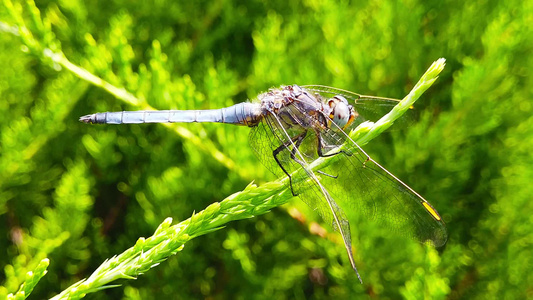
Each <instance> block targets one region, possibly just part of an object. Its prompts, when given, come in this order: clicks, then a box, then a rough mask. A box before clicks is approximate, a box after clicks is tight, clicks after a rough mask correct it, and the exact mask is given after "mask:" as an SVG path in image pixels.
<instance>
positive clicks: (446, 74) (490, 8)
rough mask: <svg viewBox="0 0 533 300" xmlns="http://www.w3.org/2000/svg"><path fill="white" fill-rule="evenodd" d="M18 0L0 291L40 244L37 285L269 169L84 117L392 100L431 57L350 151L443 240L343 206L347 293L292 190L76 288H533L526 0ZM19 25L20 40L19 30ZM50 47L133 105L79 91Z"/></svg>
mask: <svg viewBox="0 0 533 300" xmlns="http://www.w3.org/2000/svg"><path fill="white" fill-rule="evenodd" d="M13 5H14V8H13V9H12V10H11V12H12V13H9V10H8V9H7V8H8V7H10V3H9V2H7V1H4V2H3V4H2V5H0V21H1V22H2V23H0V31H1V33H0V34H1V35H0V37H1V38H0V66H1V68H0V221H1V224H2V225H1V227H0V231H1V239H0V251H1V252H0V266H1V267H2V270H3V272H1V273H0V282H1V283H2V285H3V287H0V298H1V297H5V295H6V294H7V293H10V292H15V291H16V290H17V289H18V286H19V285H20V283H21V282H22V281H23V280H24V277H25V274H26V272H28V271H31V270H33V269H34V268H35V266H36V264H37V263H38V262H39V261H40V260H41V259H43V258H45V257H48V258H49V259H50V266H49V268H48V274H47V275H46V276H45V277H44V278H43V279H42V280H41V281H40V282H39V283H38V285H37V286H36V288H35V290H34V292H33V294H32V295H31V296H30V298H33V299H42V298H47V297H51V296H53V295H55V294H57V293H59V292H61V291H62V290H63V289H65V288H67V287H68V286H70V285H71V284H73V283H75V282H76V281H78V280H80V279H83V278H85V277H87V276H89V275H90V274H91V273H92V272H93V271H94V270H95V269H96V268H97V267H98V266H99V265H100V264H101V263H102V262H103V261H104V260H105V259H106V258H109V257H111V256H113V255H115V254H119V253H121V252H123V251H124V250H126V249H127V248H129V247H131V246H132V245H134V243H135V241H136V240H137V239H138V238H139V237H141V236H150V235H151V234H152V233H153V232H154V230H155V229H156V228H157V226H158V225H159V224H160V223H161V222H162V221H163V220H164V219H165V218H166V217H173V218H174V220H175V222H178V221H180V220H184V219H187V218H188V217H190V216H191V215H192V214H193V212H195V211H196V212H198V211H200V210H202V209H204V208H205V207H207V206H208V205H209V204H211V203H213V202H216V201H221V200H223V199H224V198H226V197H227V196H229V195H230V194H232V193H235V192H238V191H241V190H242V189H244V187H245V186H246V185H248V184H249V183H250V182H251V181H255V183H257V184H259V185H261V184H262V183H265V182H268V181H271V180H274V179H275V178H274V177H273V176H272V175H271V174H269V173H268V171H267V170H266V169H265V168H264V167H263V166H262V165H261V164H260V163H259V162H258V160H257V159H256V158H255V157H254V154H253V153H252V150H251V149H250V147H249V146H248V132H249V129H248V128H244V127H236V126H229V125H220V124H186V125H175V126H171V127H165V126H162V125H129V126H88V125H85V124H81V123H79V122H78V118H79V116H81V115H85V114H88V113H93V112H99V111H115V110H136V109H142V108H143V107H145V106H146V105H150V106H152V107H154V108H156V109H194V108H195V109H207V108H219V107H224V106H227V105H231V104H233V103H237V102H242V101H245V100H247V99H253V98H254V97H255V96H256V95H257V94H258V93H260V92H262V91H265V90H266V89H268V88H270V87H276V86H280V85H283V84H293V83H296V84H301V85H304V84H325V85H330V86H334V87H338V88H343V89H348V90H352V91H355V92H359V93H363V94H369V95H377V96H384V97H394V98H402V97H403V96H405V94H406V93H407V92H408V91H409V90H410V89H411V88H412V87H413V85H414V84H415V83H416V81H417V80H418V79H419V77H420V76H421V75H422V74H423V73H424V71H425V70H426V69H427V68H428V67H429V65H430V64H431V63H432V62H433V61H435V60H436V59H438V58H439V57H445V58H446V59H447V66H446V68H445V69H444V71H443V72H442V74H441V76H440V78H439V79H438V80H437V82H436V83H435V84H434V85H433V86H432V87H431V88H430V89H429V90H428V91H427V92H426V93H425V94H424V95H423V96H422V98H421V99H420V100H419V101H418V102H417V103H416V112H417V115H418V117H417V119H416V121H415V122H413V124H412V125H411V126H409V127H407V128H404V129H403V130H397V131H393V132H391V133H385V134H382V135H381V136H380V137H378V138H377V139H375V140H373V141H372V142H371V143H370V144H369V145H367V146H366V147H365V149H367V150H368V151H369V152H370V154H371V155H372V156H373V157H374V159H376V160H377V161H378V162H380V163H382V164H383V165H384V166H385V167H386V168H388V169H389V170H390V171H391V172H393V173H394V174H396V175H397V176H398V177H399V178H402V179H403V180H404V181H405V182H407V183H408V184H409V185H410V186H411V187H412V188H414V189H415V190H416V191H418V192H419V193H420V194H422V195H424V196H425V197H426V198H427V199H428V200H429V201H430V202H431V203H432V204H433V206H435V208H437V209H438V210H439V212H440V213H441V215H442V216H443V218H444V220H445V222H446V223H447V227H448V232H449V240H448V244H447V245H446V246H445V247H444V248H441V249H437V250H435V249H432V248H429V247H425V246H423V245H421V244H419V243H417V242H416V241H412V240H410V239H408V238H406V237H402V236H396V235H391V234H390V233H389V232H388V230H386V229H383V228H379V227H378V226H375V225H373V224H372V223H368V222H365V221H364V218H360V217H359V215H358V214H357V212H349V214H350V216H351V219H352V235H353V247H354V253H355V259H356V264H357V266H358V268H359V271H360V273H361V275H362V277H363V280H364V282H365V283H364V285H361V284H360V283H359V282H358V281H357V279H356V277H355V276H354V274H353V271H352V270H351V269H350V267H349V263H348V259H347V257H346V254H345V250H344V247H343V245H342V242H341V239H340V238H339V236H338V235H336V234H335V233H334V232H333V231H332V229H331V228H330V227H327V226H326V225H323V226H324V228H325V229H326V230H327V231H328V232H329V234H328V235H327V238H323V237H321V236H320V235H317V234H316V233H315V232H316V226H315V223H314V222H319V223H320V222H321V221H320V219H319V217H318V216H317V215H316V214H314V213H313V212H312V211H311V210H310V209H309V208H307V207H306V206H305V204H303V203H302V202H301V201H300V200H299V199H298V198H294V199H293V200H292V201H291V202H290V203H289V204H287V205H286V206H284V207H282V208H277V209H274V210H272V212H270V213H268V214H265V215H262V216H260V217H257V218H252V219H248V220H243V221H236V222H231V223H229V224H227V226H226V227H225V228H224V229H222V230H219V231H215V232H213V233H210V234H207V235H204V236H201V237H198V238H196V239H194V240H192V241H191V242H189V243H187V244H186V245H185V248H184V249H183V251H181V252H179V253H178V254H177V255H176V256H173V257H171V258H169V259H168V260H167V261H165V262H163V263H162V264H161V265H160V266H158V267H156V268H154V269H152V270H150V271H149V272H147V273H146V274H144V275H142V276H140V277H139V278H138V279H137V280H129V281H121V282H119V283H121V284H122V286H121V287H118V288H113V289H110V290H106V291H102V292H98V293H95V294H90V295H88V296H87V298H89V299H117V298H123V299H150V298H158V299H164V298H182V299H198V298H209V299H225V298H241V299H243V298H257V299H261V298H276V299H284V298H290V299H293V298H295V299H305V298H311V299H322V298H337V299H343V298H347V299H348V298H352V299H363V298H378V299H398V298H407V299H422V298H425V299H443V298H446V299H462V298H464V299H525V298H531V297H533V251H532V249H533V218H532V214H531V211H532V210H533V205H532V201H531V200H532V198H533V189H532V182H533V168H532V166H533V155H532V154H531V153H532V152H531V149H532V148H533V116H532V111H533V108H532V96H533V88H532V86H533V82H532V77H531V76H530V74H531V69H532V68H533V56H532V55H531V53H532V50H533V28H532V27H533V1H523V0H510V1H491V0H487V1H409V0H407V1H400V2H397V1H354V2H349V1H312V0H309V1H302V2H300V1H292V0H284V1H255V0H252V1H165V0H161V1H142V2H141V1H139V2H131V1H99V0H96V1H89V2H86V1H73V0H68V1H66V0H65V1H39V2H38V3H36V7H37V8H38V9H39V10H40V15H39V14H38V11H36V10H35V9H34V8H32V6H31V5H27V4H26V3H25V2H18V1H17V2H14V3H13ZM39 18H43V19H45V20H46V22H45V25H39V24H41V23H39V22H37V23H32V22H33V21H32V20H38V19H39ZM21 20H24V22H26V26H27V28H26V29H27V30H28V32H30V33H31V34H32V35H33V38H34V40H33V42H32V41H30V42H28V40H27V39H26V35H24V34H17V30H16V28H15V27H13V26H15V25H17V24H21V23H20V22H21ZM36 24H37V25H36ZM46 24H50V25H51V26H46ZM25 41H26V42H25ZM46 48H50V49H51V50H53V51H54V52H56V53H60V52H62V53H64V55H65V57H66V58H68V59H69V60H70V61H71V62H72V63H74V64H75V65H79V66H81V67H83V68H85V69H86V70H88V71H89V72H91V73H92V74H94V75H96V76H98V77H100V78H102V79H104V80H106V81H108V82H109V83H111V84H112V85H114V86H116V87H119V88H124V89H125V90H126V91H128V92H130V93H131V94H133V95H135V96H136V97H137V98H139V99H141V102H140V103H136V104H133V103H128V102H126V101H121V100H120V99H117V98H116V97H114V96H113V95H111V94H110V93H109V92H108V91H106V90H105V89H102V88H101V87H97V86H94V85H91V84H89V83H88V82H87V80H84V79H82V78H80V77H78V76H76V74H74V73H73V72H72V71H70V70H67V69H65V68H63V67H61V66H60V65H59V64H57V63H54V61H53V60H52V59H51V58H50V56H49V54H50V51H48V50H45V49H46ZM198 141H200V142H198ZM220 154H224V156H221V155H220ZM298 214H301V215H299V216H298V217H294V216H296V215H298ZM320 224H322V223H320Z"/></svg>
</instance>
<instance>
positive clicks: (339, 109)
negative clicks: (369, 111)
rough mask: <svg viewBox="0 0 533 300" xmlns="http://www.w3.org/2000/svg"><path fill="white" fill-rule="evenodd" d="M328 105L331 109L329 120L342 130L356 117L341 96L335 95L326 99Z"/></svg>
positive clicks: (352, 109)
mask: <svg viewBox="0 0 533 300" xmlns="http://www.w3.org/2000/svg"><path fill="white" fill-rule="evenodd" d="M327 103H328V105H329V107H330V108H331V112H330V114H329V118H330V119H331V120H332V121H333V122H334V123H335V124H337V126H339V127H340V128H342V129H345V128H346V127H348V125H350V124H351V123H352V122H353V120H354V119H355V117H356V115H357V114H356V112H355V110H354V108H353V106H352V105H350V104H348V100H346V98H344V97H343V96H340V95H336V96H334V97H333V98H330V99H328V102H327Z"/></svg>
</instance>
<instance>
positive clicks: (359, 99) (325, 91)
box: [302, 85, 416, 129]
mask: <svg viewBox="0 0 533 300" xmlns="http://www.w3.org/2000/svg"><path fill="white" fill-rule="evenodd" d="M302 87H303V88H305V89H306V90H308V91H309V92H311V93H318V94H320V95H321V96H322V97H324V98H325V99H328V98H331V97H333V96H335V95H341V96H343V97H344V98H346V99H347V100H348V102H350V104H352V105H354V107H355V110H356V111H357V113H358V114H359V117H358V118H357V119H356V120H355V123H354V126H357V125H359V124H361V123H362V122H364V121H372V122H375V121H377V120H379V119H380V118H381V117H383V116H384V115H385V114H387V113H388V112H390V110H391V109H392V108H393V107H394V106H395V105H397V104H398V102H400V100H398V99H393V98H384V97H375V96H365V95H360V94H357V93H354V92H350V91H346V90H342V89H338V88H334V87H329V86H324V85H304V86H302ZM415 119H416V116H415V111H414V109H411V110H409V111H408V112H406V114H404V115H403V116H402V118H400V119H399V120H397V121H396V122H395V125H394V128H395V129H401V128H406V127H408V126H409V125H410V124H412V123H413V121H414V120H415Z"/></svg>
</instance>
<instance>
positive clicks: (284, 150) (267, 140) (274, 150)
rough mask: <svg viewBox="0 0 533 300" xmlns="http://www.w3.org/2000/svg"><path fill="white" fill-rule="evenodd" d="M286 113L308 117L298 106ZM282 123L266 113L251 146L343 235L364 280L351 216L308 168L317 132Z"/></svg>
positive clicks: (314, 157) (261, 158) (262, 160)
mask: <svg viewBox="0 0 533 300" xmlns="http://www.w3.org/2000/svg"><path fill="white" fill-rule="evenodd" d="M287 112H288V114H289V115H291V116H292V117H293V118H295V119H301V120H303V119H305V118H307V117H306V116H305V115H303V114H302V113H301V112H299V111H298V110H297V109H296V108H295V107H288V108H287ZM281 124H282V123H281V121H280V118H278V117H277V116H275V115H273V114H270V115H268V116H266V117H265V118H264V119H263V121H262V122H261V123H260V124H259V125H258V126H256V127H254V128H253V129H252V131H251V133H250V145H251V146H252V148H253V149H254V151H255V152H256V154H257V156H258V157H259V159H260V160H261V162H262V163H263V164H264V165H265V166H266V167H267V168H268V169H269V170H270V171H272V172H273V173H274V174H276V175H278V176H280V177H282V176H289V177H290V186H289V188H291V189H292V191H293V193H294V194H296V195H298V196H299V197H300V199H302V201H303V202H305V203H306V204H307V205H309V206H310V207H311V208H313V209H314V210H315V211H317V212H318V213H319V214H320V216H321V217H322V218H323V219H324V221H325V222H326V223H328V224H330V225H331V226H332V227H333V228H334V230H336V231H338V232H339V233H340V234H341V235H342V237H343V241H344V244H345V248H346V250H347V252H348V257H349V259H350V263H351V265H352V268H353V269H354V270H355V272H356V274H357V277H358V278H359V280H360V281H361V277H360V276H359V273H358V272H357V268H356V267H355V262H354V259H353V254H352V252H351V232H350V224H349V222H348V218H347V217H346V214H345V213H344V212H343V210H342V209H341V208H340V207H339V205H337V203H336V202H335V198H334V197H331V195H330V193H329V192H328V189H327V188H326V187H325V186H324V185H322V184H321V182H320V181H319V180H318V177H317V176H316V174H315V173H314V172H313V171H312V170H311V169H310V168H309V162H312V161H314V160H315V159H316V158H317V154H316V142H317V137H316V135H315V134H314V131H313V130H308V129H305V128H304V127H300V126H293V127H289V126H286V127H282V125H281ZM361 282H362V281H361Z"/></svg>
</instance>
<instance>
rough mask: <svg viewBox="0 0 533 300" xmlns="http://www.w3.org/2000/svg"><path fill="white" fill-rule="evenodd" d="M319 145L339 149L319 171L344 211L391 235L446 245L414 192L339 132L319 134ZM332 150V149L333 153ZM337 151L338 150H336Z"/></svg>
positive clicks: (433, 215)
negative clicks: (390, 232)
mask: <svg viewBox="0 0 533 300" xmlns="http://www.w3.org/2000/svg"><path fill="white" fill-rule="evenodd" d="M320 137H321V139H322V140H323V143H324V144H326V145H329V146H330V147H332V146H333V145H337V146H340V145H342V144H343V143H344V142H345V141H346V143H345V144H344V146H343V149H345V151H344V152H338V154H336V155H334V157H332V158H331V159H329V160H330V161H331V162H328V163H329V164H327V163H325V164H323V165H322V167H321V168H319V170H320V171H321V172H324V173H327V174H331V175H334V176H335V177H330V176H321V178H320V181H321V182H322V184H324V186H327V187H328V188H329V189H330V193H331V195H332V197H334V198H335V199H336V200H337V202H338V203H339V204H340V205H341V207H342V208H344V209H353V210H354V211H360V212H362V213H363V214H364V215H366V216H367V217H368V218H369V219H372V220H374V221H376V222H378V223H380V224H383V225H384V226H386V227H387V228H389V229H391V230H393V231H394V232H397V233H400V234H403V235H407V236H410V237H412V238H414V239H417V240H419V241H421V242H427V241H430V242H432V243H433V245H434V246H436V247H440V246H442V245H444V244H445V243H446V240H447V232H446V226H445V223H444V221H443V220H442V218H441V217H440V215H439V214H438V212H437V211H436V210H435V209H434V208H433V207H432V206H431V204H429V203H428V202H427V201H426V200H425V199H424V198H422V197H421V196H420V195H419V194H418V193H416V192H415V191H414V190H412V189H411V188H410V187H409V186H407V185H406V184H404V183H403V182H402V181H400V180H399V179H398V178H397V177H395V176H394V175H392V174H391V173H390V172H388V171H387V170H386V169H384V168H383V167H382V166H381V165H379V164H378V163H377V162H375V161H374V160H373V159H372V158H370V157H369V156H368V155H367V154H366V153H365V152H364V151H363V150H362V149H361V148H360V147H359V146H358V145H357V144H356V143H355V142H354V141H352V140H351V139H349V138H348V139H347V136H346V135H345V133H344V132H342V131H341V130H340V129H338V128H337V129H336V130H335V129H330V128H327V129H325V130H323V131H321V132H320ZM333 151H335V150H333ZM337 151H338V150H337Z"/></svg>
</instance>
